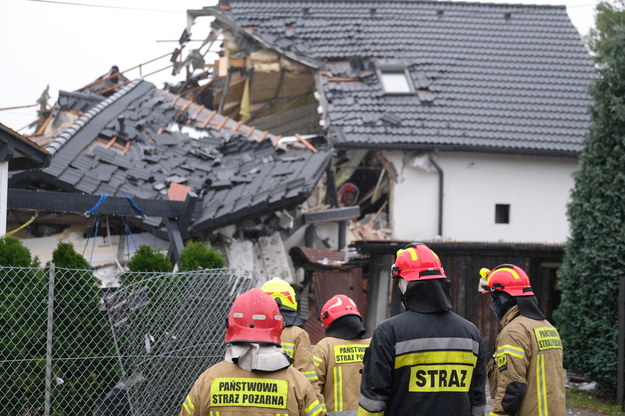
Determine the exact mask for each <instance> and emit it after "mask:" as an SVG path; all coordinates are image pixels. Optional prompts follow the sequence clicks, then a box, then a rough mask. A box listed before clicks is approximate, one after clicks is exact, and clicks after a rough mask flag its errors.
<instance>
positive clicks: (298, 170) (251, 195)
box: [11, 79, 330, 235]
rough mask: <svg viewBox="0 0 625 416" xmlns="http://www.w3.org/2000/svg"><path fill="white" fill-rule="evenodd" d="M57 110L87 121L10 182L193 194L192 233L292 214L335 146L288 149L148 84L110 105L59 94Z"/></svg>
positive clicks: (56, 139)
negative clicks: (45, 160) (38, 166)
mask: <svg viewBox="0 0 625 416" xmlns="http://www.w3.org/2000/svg"><path fill="white" fill-rule="evenodd" d="M58 105H59V106H60V107H61V108H60V111H59V112H58V113H63V112H74V113H78V114H81V115H80V116H79V117H78V119H77V120H76V121H74V122H72V123H70V124H71V125H70V126H69V127H68V128H66V129H64V130H62V131H61V132H60V133H59V134H53V135H52V136H46V137H44V138H43V140H45V142H46V144H45V149H46V150H47V151H48V152H49V153H50V154H51V155H52V159H51V163H50V166H49V167H47V168H46V169H43V170H40V171H30V172H19V173H17V174H15V175H14V176H13V177H12V178H11V186H13V187H32V186H34V184H40V183H41V182H44V183H46V184H47V187H48V188H49V189H61V190H65V191H71V192H76V191H79V192H83V193H87V194H107V195H112V196H123V195H126V194H127V195H130V196H132V197H137V198H143V199H154V200H166V199H170V200H171V199H173V200H180V199H184V198H185V196H186V195H187V193H188V192H195V193H196V194H198V196H199V200H198V204H197V205H196V207H197V206H198V205H199V209H196V212H195V213H194V220H195V221H194V222H193V223H192V224H191V229H190V230H189V232H190V233H191V235H198V234H199V233H202V232H204V231H209V230H214V229H216V228H219V227H221V226H225V225H228V224H231V223H234V222H236V221H238V220H241V219H244V218H248V217H250V216H260V215H263V214H266V213H270V212H273V211H275V210H280V209H291V208H294V207H295V206H296V205H297V204H299V203H301V202H303V201H305V200H306V199H307V198H308V196H309V195H310V193H311V192H312V190H313V189H314V187H315V186H316V184H317V182H318V181H319V179H320V178H321V176H322V175H323V173H324V171H325V169H326V167H327V165H328V163H329V161H330V153H329V151H328V150H326V149H316V148H314V147H313V146H312V145H311V144H310V143H308V142H307V141H306V140H305V139H304V138H302V137H301V136H298V137H299V138H300V140H296V143H295V146H296V147H299V149H300V150H297V149H293V150H290V151H285V150H284V149H283V148H280V147H284V144H283V142H284V138H282V137H280V136H274V135H272V134H269V132H268V131H261V130H258V129H256V128H254V127H250V126H247V125H244V124H243V123H241V122H237V121H234V120H232V119H230V118H229V117H226V116H222V115H219V114H217V112H216V111H210V110H208V109H206V108H204V107H203V106H199V105H197V104H194V103H193V102H191V101H188V100H185V99H183V98H181V97H179V96H176V95H173V94H171V93H168V92H166V91H163V90H158V89H156V88H155V86H154V85H153V84H151V83H149V82H146V81H143V80H141V79H137V80H134V81H132V82H129V83H128V84H126V85H124V86H123V87H121V88H118V89H117V91H116V92H115V93H114V94H113V95H111V96H110V97H108V98H105V99H94V96H93V95H92V94H90V93H88V92H80V93H64V92H61V93H60V98H59V103H58ZM311 148H312V149H314V151H312V150H310V149H311ZM37 186H40V185H37ZM162 221H163V220H162V219H161V218H147V219H146V220H144V225H146V226H150V227H160V226H161V225H162V223H161V222H162Z"/></svg>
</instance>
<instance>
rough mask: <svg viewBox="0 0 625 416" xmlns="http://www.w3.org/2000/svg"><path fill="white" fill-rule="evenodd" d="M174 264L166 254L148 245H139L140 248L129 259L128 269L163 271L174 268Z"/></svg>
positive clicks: (169, 270)
mask: <svg viewBox="0 0 625 416" xmlns="http://www.w3.org/2000/svg"><path fill="white" fill-rule="evenodd" d="M173 268H174V266H173V264H171V261H169V259H168V258H167V256H166V255H164V254H163V253H160V252H158V251H154V250H153V249H152V247H150V246H147V245H142V246H139V250H137V252H136V253H135V254H134V256H132V258H131V259H130V260H129V261H128V270H129V271H131V272H162V273H167V272H171V271H172V270H173Z"/></svg>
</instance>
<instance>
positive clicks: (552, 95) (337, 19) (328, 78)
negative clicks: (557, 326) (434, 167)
mask: <svg viewBox="0 0 625 416" xmlns="http://www.w3.org/2000/svg"><path fill="white" fill-rule="evenodd" d="M229 4H230V11H228V12H226V13H225V14H226V16H227V17H228V18H230V19H231V20H233V21H234V22H236V23H237V24H238V25H240V26H242V27H246V26H247V27H257V28H258V29H255V30H254V29H248V30H249V31H251V32H253V33H255V35H257V36H260V37H261V38H263V39H264V40H265V41H267V42H269V43H270V44H273V45H276V46H280V47H281V48H282V49H283V50H285V51H287V52H289V53H294V54H296V55H300V56H303V57H308V58H314V59H317V60H320V61H324V62H326V63H328V64H329V63H331V62H337V61H341V60H345V61H346V60H348V59H353V58H354V57H359V58H361V59H362V61H363V63H364V65H365V69H366V71H365V72H362V73H360V74H356V73H352V76H354V75H355V76H360V78H361V82H335V81H333V80H332V77H334V76H339V75H340V76H346V74H345V73H344V72H345V71H344V70H335V69H334V68H338V67H339V66H337V65H328V66H327V68H323V69H324V71H326V72H325V75H323V76H322V77H321V87H322V89H323V92H324V96H325V97H326V98H327V100H328V105H327V107H326V112H327V117H328V119H329V122H330V126H331V127H332V128H334V129H340V130H342V131H343V134H342V135H340V136H339V137H338V138H337V140H335V144H336V146H339V147H340V146H356V147H371V146H372V145H374V146H375V147H386V148H392V147H397V148H399V147H402V148H405V147H406V146H410V145H419V146H423V145H426V146H427V145H429V146H440V147H444V146H448V147H453V148H461V147H462V146H465V147H471V148H474V147H488V148H499V149H500V150H501V151H506V150H512V151H518V150H521V151H522V150H527V151H531V152H534V151H538V152H545V153H550V152H551V153H566V154H575V153H578V152H579V151H581V149H582V146H583V140H584V137H585V134H586V131H587V129H588V126H589V123H590V116H589V114H588V106H589V104H590V97H589V95H588V93H587V88H588V85H589V83H590V82H591V81H592V79H593V78H594V76H595V72H594V66H593V62H592V60H591V58H590V55H589V53H588V52H587V50H586V49H585V47H584V45H583V43H582V41H581V39H580V36H579V34H578V32H577V30H576V29H575V27H574V26H573V25H572V23H571V21H570V19H569V17H568V15H567V12H566V8H565V6H537V5H526V4H488V3H470V2H438V1H405V0H386V1H381V0H380V1H365V0H363V1H356V0H338V1H333V2H327V1H324V0H309V1H290V0H274V1H267V0H230V2H229ZM304 9H307V12H306V13H304ZM371 9H375V13H371ZM216 24H218V23H216ZM285 25H290V28H285ZM383 62H387V63H390V62H403V63H405V64H407V65H408V68H409V71H410V74H411V77H412V80H413V83H414V86H415V88H416V89H417V90H423V89H427V90H428V91H427V92H425V91H420V92H417V93H416V94H413V95H409V96H398V95H393V96H390V95H388V96H387V95H384V92H383V89H382V86H381V84H380V81H379V80H378V76H377V73H376V72H375V71H374V69H375V68H376V65H377V64H379V63H383ZM341 68H349V65H348V66H341ZM347 75H348V74H347ZM380 112H389V113H394V114H398V115H401V116H402V123H401V126H395V127H391V128H389V127H388V126H387V127H384V128H381V127H380V126H379V125H378V124H377V122H374V120H378V118H379V117H376V116H375V115H376V114H379V113H380ZM407 119H414V120H413V121H412V122H408V121H407ZM421 120H446V121H449V123H450V126H449V127H447V126H439V127H436V128H435V129H432V128H428V126H420V125H419V121H421ZM510 124H512V125H514V126H516V127H514V128H512V129H510V128H508V127H506V126H508V125H510ZM406 126H409V127H416V128H411V129H408V130H407V129H406ZM424 127H425V128H424ZM517 128H518V129H519V130H521V131H524V132H525V133H526V134H523V135H522V136H521V135H518V134H509V133H510V131H511V130H512V132H514V131H516V129H517ZM459 132H460V133H459ZM497 132H498V133H497ZM493 134H496V135H497V141H496V142H492V141H491V137H492V135H493ZM459 138H461V139H459ZM563 143H567V144H566V145H564V144H563Z"/></svg>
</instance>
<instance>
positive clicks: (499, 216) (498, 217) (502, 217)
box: [495, 204, 510, 224]
mask: <svg viewBox="0 0 625 416" xmlns="http://www.w3.org/2000/svg"><path fill="white" fill-rule="evenodd" d="M495 224H510V204H495Z"/></svg>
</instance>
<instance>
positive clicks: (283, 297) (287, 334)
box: [262, 277, 323, 401]
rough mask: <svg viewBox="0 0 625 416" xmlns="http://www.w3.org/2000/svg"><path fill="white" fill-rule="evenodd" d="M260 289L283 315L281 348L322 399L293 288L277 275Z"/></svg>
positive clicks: (307, 338)
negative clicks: (273, 301)
mask: <svg viewBox="0 0 625 416" xmlns="http://www.w3.org/2000/svg"><path fill="white" fill-rule="evenodd" d="M262 289H263V291H264V292H265V293H267V294H268V295H270V296H271V297H272V298H274V299H275V300H276V303H277V304H278V307H279V308H280V313H281V314H282V316H283V317H284V330H282V335H280V340H281V342H282V349H283V350H284V352H285V353H286V354H287V355H288V356H289V357H291V358H292V359H293V366H294V367H295V368H297V369H298V370H299V371H301V372H302V374H304V376H306V378H307V379H308V381H310V384H312V386H313V388H314V389H315V392H317V394H318V395H319V396H320V397H319V398H320V400H321V401H323V397H322V396H321V389H320V388H319V383H318V379H317V374H316V373H315V366H314V365H313V359H312V347H311V345H310V336H309V335H308V332H306V331H304V330H303V329H302V328H300V326H302V325H304V321H303V320H302V318H301V317H300V316H299V315H298V314H297V299H296V297H295V290H294V289H293V287H292V286H291V285H290V284H289V283H288V282H286V281H284V280H282V279H280V278H278V277H274V278H273V279H271V280H269V281H267V282H265V284H264V285H263V286H262Z"/></svg>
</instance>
